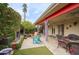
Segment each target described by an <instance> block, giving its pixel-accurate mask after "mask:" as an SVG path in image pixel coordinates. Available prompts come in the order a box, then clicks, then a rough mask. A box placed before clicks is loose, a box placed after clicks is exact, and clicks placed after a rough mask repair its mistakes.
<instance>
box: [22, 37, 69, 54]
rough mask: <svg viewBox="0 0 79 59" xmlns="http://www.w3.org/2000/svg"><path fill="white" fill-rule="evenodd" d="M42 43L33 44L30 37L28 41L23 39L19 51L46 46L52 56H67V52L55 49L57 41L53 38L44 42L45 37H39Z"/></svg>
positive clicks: (59, 48)
mask: <svg viewBox="0 0 79 59" xmlns="http://www.w3.org/2000/svg"><path fill="white" fill-rule="evenodd" d="M41 40H42V43H41V44H33V39H32V38H31V37H30V38H28V39H25V40H24V42H23V44H22V47H21V49H28V48H33V47H41V46H46V47H47V48H48V49H49V50H50V51H51V52H52V53H53V54H55V55H69V53H68V52H66V50H65V49H63V48H61V47H58V48H57V45H58V44H57V43H58V42H57V40H56V39H53V38H49V40H48V42H46V41H45V37H44V36H42V37H41Z"/></svg>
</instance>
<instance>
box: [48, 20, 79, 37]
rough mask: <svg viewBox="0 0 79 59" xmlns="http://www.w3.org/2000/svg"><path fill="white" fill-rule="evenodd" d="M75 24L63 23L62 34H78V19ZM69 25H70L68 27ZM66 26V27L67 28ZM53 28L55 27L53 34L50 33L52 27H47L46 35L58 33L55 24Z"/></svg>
mask: <svg viewBox="0 0 79 59" xmlns="http://www.w3.org/2000/svg"><path fill="white" fill-rule="evenodd" d="M76 22H77V25H76V26H75V25H74V24H73V22H68V23H65V24H64V36H67V35H68V34H76V35H79V21H76ZM70 25H71V27H70ZM67 27H68V29H67ZM53 28H55V34H52V28H51V27H49V29H48V35H54V36H55V35H56V34H58V27H57V25H53Z"/></svg>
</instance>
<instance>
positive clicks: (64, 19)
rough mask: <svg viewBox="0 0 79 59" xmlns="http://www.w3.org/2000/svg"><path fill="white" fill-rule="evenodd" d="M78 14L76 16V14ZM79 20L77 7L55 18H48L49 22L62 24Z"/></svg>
mask: <svg viewBox="0 0 79 59" xmlns="http://www.w3.org/2000/svg"><path fill="white" fill-rule="evenodd" d="M77 15H78V16H77ZM76 20H77V21H79V8H76V9H75V10H72V11H70V12H69V13H66V14H63V15H60V16H58V17H55V18H50V20H49V24H50V25H53V24H64V23H68V22H74V21H76Z"/></svg>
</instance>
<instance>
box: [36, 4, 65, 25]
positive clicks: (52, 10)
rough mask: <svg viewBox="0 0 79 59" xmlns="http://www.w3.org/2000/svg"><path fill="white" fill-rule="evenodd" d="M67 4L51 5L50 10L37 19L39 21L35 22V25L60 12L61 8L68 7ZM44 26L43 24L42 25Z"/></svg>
mask: <svg viewBox="0 0 79 59" xmlns="http://www.w3.org/2000/svg"><path fill="white" fill-rule="evenodd" d="M66 5H67V3H57V4H56V3H55V4H53V3H52V4H51V5H50V6H49V7H48V9H47V10H46V11H45V12H44V13H43V14H42V15H41V16H40V17H39V18H38V19H37V21H36V22H35V24H37V23H39V22H40V21H42V20H43V19H44V18H45V17H47V16H49V15H51V14H52V13H54V12H56V11H58V10H60V9H61V8H63V7H64V6H66ZM40 24H42V23H40Z"/></svg>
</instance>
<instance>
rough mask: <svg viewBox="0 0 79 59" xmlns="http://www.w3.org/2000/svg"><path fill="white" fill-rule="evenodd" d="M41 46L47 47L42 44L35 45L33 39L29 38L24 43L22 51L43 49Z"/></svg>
mask: <svg viewBox="0 0 79 59" xmlns="http://www.w3.org/2000/svg"><path fill="white" fill-rule="evenodd" d="M41 46H45V45H44V44H43V43H41V44H33V39H32V37H29V38H27V39H24V42H23V44H22V46H21V48H20V49H28V48H33V47H41Z"/></svg>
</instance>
